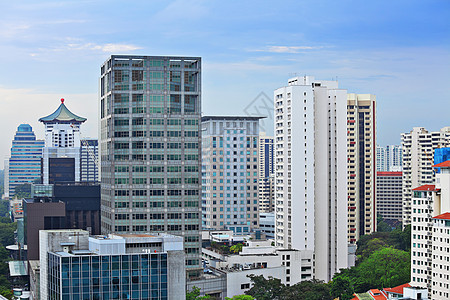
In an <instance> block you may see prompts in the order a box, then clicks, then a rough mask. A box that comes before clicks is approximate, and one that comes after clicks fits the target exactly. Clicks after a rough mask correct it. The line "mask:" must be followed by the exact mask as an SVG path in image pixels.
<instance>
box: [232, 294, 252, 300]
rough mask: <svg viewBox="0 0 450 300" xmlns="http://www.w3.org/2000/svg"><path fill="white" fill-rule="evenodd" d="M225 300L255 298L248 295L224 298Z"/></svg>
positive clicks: (248, 299)
mask: <svg viewBox="0 0 450 300" xmlns="http://www.w3.org/2000/svg"><path fill="white" fill-rule="evenodd" d="M225 300H255V298H253V297H252V296H250V295H236V296H233V297H232V298H229V297H225Z"/></svg>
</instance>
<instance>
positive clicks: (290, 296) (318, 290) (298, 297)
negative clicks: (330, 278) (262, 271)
mask: <svg viewBox="0 0 450 300" xmlns="http://www.w3.org/2000/svg"><path fill="white" fill-rule="evenodd" d="M258 299H259V298H258ZM281 299H283V300H303V299H308V300H331V299H332V298H331V295H330V288H329V287H328V285H326V284H325V283H324V282H323V281H320V280H316V279H313V280H307V281H301V282H299V283H297V284H294V285H292V286H287V287H285V288H284V291H283V293H282V297H281Z"/></svg>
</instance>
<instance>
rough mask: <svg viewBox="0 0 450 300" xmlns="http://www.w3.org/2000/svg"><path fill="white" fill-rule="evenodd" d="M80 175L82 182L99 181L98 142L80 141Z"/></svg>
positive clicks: (94, 140)
mask: <svg viewBox="0 0 450 300" xmlns="http://www.w3.org/2000/svg"><path fill="white" fill-rule="evenodd" d="M80 161H81V168H80V170H81V175H80V179H81V181H82V182H97V181H98V180H99V178H100V177H99V169H100V165H99V164H98V140H97V139H90V138H86V139H82V140H81V157H80Z"/></svg>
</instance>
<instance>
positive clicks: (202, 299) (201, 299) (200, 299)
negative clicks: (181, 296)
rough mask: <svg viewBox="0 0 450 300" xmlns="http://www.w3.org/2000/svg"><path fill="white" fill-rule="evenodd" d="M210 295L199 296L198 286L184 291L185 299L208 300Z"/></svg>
mask: <svg viewBox="0 0 450 300" xmlns="http://www.w3.org/2000/svg"><path fill="white" fill-rule="evenodd" d="M209 299H211V300H212V298H211V296H209V295H206V296H200V288H198V287H196V286H194V287H192V290H190V291H188V292H186V300H209Z"/></svg>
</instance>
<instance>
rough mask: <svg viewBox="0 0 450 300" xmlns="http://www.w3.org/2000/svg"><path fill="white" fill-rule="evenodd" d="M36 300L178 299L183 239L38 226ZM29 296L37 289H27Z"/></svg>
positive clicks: (183, 292) (181, 296) (182, 282)
mask: <svg viewBox="0 0 450 300" xmlns="http://www.w3.org/2000/svg"><path fill="white" fill-rule="evenodd" d="M39 240H40V251H39V252H40V298H39V299H54V300H62V299H136V300H138V299H158V300H169V299H184V298H185V297H186V278H185V276H184V273H185V265H184V257H185V254H184V252H183V239H182V238H181V237H177V236H173V235H168V234H161V235H155V234H152V235H150V234H136V235H133V234H125V235H108V236H104V235H102V236H92V237H90V236H89V233H88V232H87V231H84V230H73V229H72V230H41V231H40V233H39ZM32 293H33V294H34V295H36V294H37V291H32Z"/></svg>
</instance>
